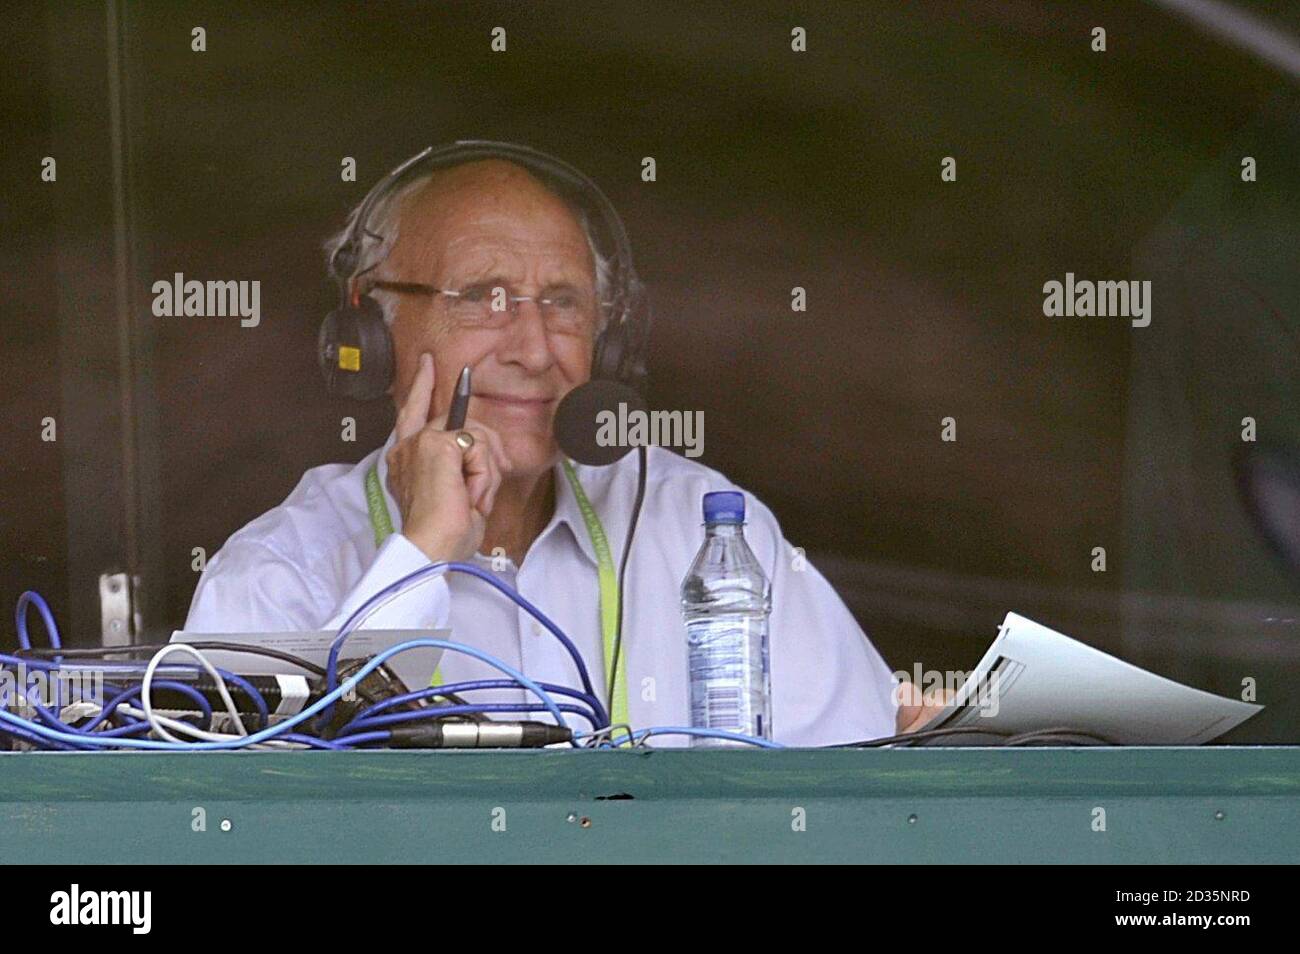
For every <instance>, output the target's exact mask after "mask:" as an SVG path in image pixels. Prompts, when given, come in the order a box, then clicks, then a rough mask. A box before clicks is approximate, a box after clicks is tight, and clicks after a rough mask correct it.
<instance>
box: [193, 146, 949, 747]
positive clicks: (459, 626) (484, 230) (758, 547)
mask: <svg viewBox="0 0 1300 954" xmlns="http://www.w3.org/2000/svg"><path fill="white" fill-rule="evenodd" d="M372 222H374V223H377V224H376V225H372V226H371V228H372V229H373V230H375V231H377V232H378V233H380V234H381V236H382V238H383V240H384V249H385V250H386V254H384V255H383V257H382V260H381V261H380V262H378V263H376V264H375V265H374V266H373V267H372V268H370V269H367V270H365V272H364V274H363V276H362V279H361V280H362V282H364V283H365V286H366V289H367V290H368V291H370V292H371V293H372V294H374V295H375V296H376V298H377V300H379V301H380V302H381V303H382V304H383V307H384V311H385V315H384V318H385V321H386V322H387V323H388V326H389V330H390V332H391V337H392V343H393V353H394V356H395V373H394V383H393V386H392V389H391V391H390V393H391V395H392V397H393V400H394V403H395V406H396V408H397V419H396V426H395V428H394V430H393V432H392V434H391V436H390V437H389V439H388V441H387V442H386V443H385V445H384V446H383V447H382V448H380V449H378V450H376V451H374V452H373V453H371V454H370V455H368V456H367V457H366V458H364V459H363V460H362V461H361V462H360V463H359V464H356V465H355V466H353V465H345V464H333V465H328V466H323V467H316V468H313V469H311V470H309V471H308V472H307V473H306V474H305V475H304V476H303V478H302V480H301V482H300V483H299V484H298V486H297V487H296V488H295V490H294V491H293V492H292V493H291V494H290V495H289V497H288V499H286V500H285V502H284V503H283V504H281V505H280V506H278V507H276V508H274V509H273V510H271V511H269V512H268V513H266V514H263V515H262V516H261V517H258V518H257V519H256V520H254V521H253V522H251V523H250V524H248V525H247V526H246V527H244V528H243V529H241V530H240V531H238V532H237V533H235V534H234V535H233V536H232V537H231V538H230V539H229V540H228V541H227V542H226V545H225V546H224V547H223V548H222V549H221V551H220V552H219V553H218V554H217V555H216V556H214V557H213V558H212V560H211V561H210V562H209V564H208V566H207V569H206V570H205V572H204V573H203V576H202V578H201V579H200V581H199V584H198V587H197V589H196V591H195V594H194V599H193V603H192V606H191V608H190V614H189V619H188V621H187V623H186V629H187V630H190V631H198V632H220V631H226V632H236V631H237V632H254V631H279V630H315V629H322V628H332V627H336V626H338V625H339V624H340V623H341V622H342V621H343V620H344V619H346V617H347V616H348V615H349V614H350V613H352V612H353V611H354V610H355V609H356V608H357V607H358V606H359V605H361V604H362V603H363V602H364V601H365V600H366V599H367V598H369V597H370V596H372V595H373V594H374V593H376V592H378V591H379V590H380V589H382V588H383V587H385V586H386V585H388V584H390V583H393V582H394V581H396V580H398V579H400V578H401V577H403V576H405V575H407V574H408V573H410V572H412V571H414V570H417V569H419V568H421V567H424V566H428V565H429V563H430V562H431V561H440V560H461V561H468V562H474V563H477V564H479V565H481V566H482V567H483V568H484V569H489V570H491V571H492V572H494V573H495V574H496V575H497V576H498V577H500V578H502V579H503V580H505V581H506V582H507V583H509V584H510V585H512V586H513V587H515V588H516V589H517V590H519V591H520V592H521V593H522V594H523V595H524V596H525V597H527V598H528V599H530V600H531V601H532V602H534V603H535V604H537V605H538V606H539V607H541V609H542V610H543V611H544V612H546V613H547V614H548V615H549V616H550V617H551V618H552V619H553V620H554V621H555V622H556V623H557V624H558V625H559V626H560V628H561V629H563V630H564V631H565V632H566V633H567V634H568V635H569V636H570V638H571V639H572V640H573V642H574V643H575V644H576V646H577V648H578V649H579V651H580V652H581V653H582V656H583V658H584V660H585V661H586V663H587V666H588V668H589V670H590V671H591V673H592V679H593V682H594V684H595V688H596V691H597V692H598V693H599V694H600V695H601V697H602V698H604V697H605V693H606V691H607V688H606V686H605V685H604V683H605V681H606V673H605V666H604V665H602V660H603V655H604V649H603V646H602V639H601V626H600V613H599V609H598V607H599V601H600V590H599V585H598V580H597V560H598V553H597V547H596V545H595V540H594V538H593V534H592V533H590V532H589V522H588V520H587V519H585V517H584V513H583V510H584V507H583V503H584V501H583V500H582V498H583V497H584V496H585V498H587V500H589V501H590V508H591V509H592V510H593V511H594V512H595V514H597V515H598V517H599V521H600V525H601V526H602V527H603V529H604V532H605V534H606V535H607V538H608V540H607V542H608V547H609V549H611V550H613V551H614V552H615V553H618V552H620V550H621V545H622V541H623V539H624V537H625V535H626V533H627V530H628V525H629V523H630V517H631V512H632V505H633V501H634V498H635V492H636V487H637V465H636V456H635V455H630V456H628V457H626V458H625V459H624V460H623V461H622V462H620V463H618V464H615V465H613V466H609V467H603V468H596V467H584V466H581V465H577V466H574V467H573V469H572V475H569V474H566V469H565V468H564V466H562V465H563V463H564V462H563V460H562V457H561V454H560V452H559V449H558V447H557V445H556V442H555V439H554V437H553V433H552V422H553V417H554V414H555V410H556V406H557V404H558V403H559V401H560V400H561V398H563V397H564V396H565V395H566V394H567V393H568V392H569V391H570V390H571V389H572V388H574V387H576V386H578V385H579V384H582V383H583V382H584V381H586V380H587V379H588V377H589V376H590V373H591V367H592V349H593V343H594V341H595V339H596V336H597V334H598V332H599V330H600V324H601V321H602V320H603V317H602V314H601V308H600V295H599V294H598V290H599V285H600V280H601V278H602V274H601V271H602V268H603V267H604V263H603V261H602V260H601V259H600V257H599V251H598V249H597V247H596V243H595V241H594V240H593V237H592V236H591V234H589V230H588V228H587V223H586V220H585V218H584V217H583V216H582V215H581V214H580V213H579V212H578V211H577V210H576V209H575V207H574V206H573V205H572V204H571V203H570V202H569V201H567V200H566V199H565V198H563V197H561V195H559V194H558V193H557V192H556V191H553V189H552V188H551V187H550V186H549V185H548V184H547V183H546V182H544V181H542V180H541V179H540V178H539V177H538V176H536V175H534V174H533V173H532V172H530V171H529V170H528V169H525V168H523V167H522V166H521V165H517V164H515V163H513V162H509V161H504V160H501V159H492V158H489V159H480V160H476V161H468V162H464V163H461V164H458V165H453V166H450V167H448V168H440V169H437V170H433V171H431V172H429V173H428V174H425V175H422V176H420V177H419V178H418V179H416V180H415V181H413V182H411V183H408V184H406V185H405V186H404V187H403V188H402V189H400V190H396V191H395V192H394V193H393V194H392V195H391V196H390V197H389V198H388V199H387V200H386V202H385V203H384V206H383V207H382V208H376V209H375V210H374V214H373V216H372ZM336 241H337V240H336ZM485 288H501V289H504V290H505V291H506V292H508V294H509V296H511V297H510V305H511V307H509V308H507V309H502V310H499V311H497V312H496V313H495V314H492V315H490V316H487V317H486V320H485V315H484V314H483V313H482V312H481V309H476V308H475V307H474V304H475V302H477V301H479V300H480V299H481V296H482V294H483V291H482V290H483V289H485ZM556 302H559V303H560V304H559V305H558V306H557V305H556V304H555V303H556ZM466 366H469V367H470V368H472V369H473V376H472V380H473V392H472V397H471V402H470V408H469V418H468V420H467V422H466V425H465V427H464V428H463V430H464V431H467V432H468V433H469V434H470V435H471V436H472V437H473V438H474V440H473V442H472V444H471V446H469V447H468V448H467V449H466V448H465V447H464V446H463V445H464V444H465V443H468V441H467V440H465V439H464V438H462V439H461V441H460V442H458V441H457V439H456V435H455V434H452V433H449V432H447V431H446V430H445V429H444V427H445V424H446V416H447V412H448V409H449V406H450V404H451V401H452V397H453V392H454V388H455V385H456V380H457V375H458V372H459V371H460V370H461V368H463V367H466ZM648 453H649V457H648V462H649V474H650V478H651V479H650V482H649V487H648V489H647V492H646V497H645V501H644V506H643V509H642V511H641V514H640V518H639V523H638V530H637V532H636V535H635V542H634V546H633V550H632V555H631V559H630V563H629V566H628V570H627V573H628V575H627V578H626V580H625V587H624V589H625V601H626V606H627V610H626V612H625V614H624V617H625V618H624V629H623V641H622V646H623V650H622V652H621V657H622V660H623V663H624V664H625V666H626V668H625V669H624V670H623V671H624V672H625V674H626V675H625V677H624V678H625V682H626V687H627V689H626V693H625V699H626V701H625V702H624V703H623V706H625V714H626V717H627V719H628V721H630V722H631V724H632V725H634V726H636V727H637V728H645V727H651V726H680V725H688V724H689V713H690V707H689V701H688V681H689V680H688V674H687V652H686V637H685V631H684V627H683V625H682V622H681V617H680V606H679V587H680V584H681V580H682V578H683V576H684V575H685V573H686V570H687V568H688V566H689V564H690V561H691V558H692V557H693V555H694V553H695V551H696V549H697V548H698V546H699V544H700V541H701V540H702V531H701V529H700V503H701V498H702V496H703V494H704V493H706V492H707V491H713V490H736V489H738V488H736V487H735V485H733V484H732V483H731V482H729V481H728V480H727V479H726V478H725V477H723V476H722V475H721V474H719V473H717V472H715V471H713V470H710V469H708V468H707V467H704V466H703V465H701V464H699V463H696V462H694V461H690V460H687V459H685V458H683V457H680V456H678V455H676V454H673V453H671V452H669V451H665V450H662V449H659V448H650V449H649V451H648ZM372 470H373V471H374V473H375V474H376V475H377V477H378V481H377V482H376V481H375V480H374V478H373V477H371V478H370V479H371V494H370V498H371V499H370V500H369V501H368V498H367V486H366V485H367V477H368V475H369V474H370V473H371V471H372ZM571 476H576V481H575V480H571V479H570V477H571ZM376 483H377V484H378V486H375V484H376ZM747 500H748V502H749V509H748V518H747V519H748V528H747V531H746V535H747V538H748V540H749V542H750V545H751V547H752V548H753V550H754V552H755V554H756V555H757V557H758V559H759V561H760V563H761V564H762V566H763V567H764V569H765V571H766V573H767V575H768V577H769V579H770V580H771V582H772V592H773V611H772V617H771V636H770V639H771V677H772V692H773V699H772V722H773V737H774V738H775V739H776V740H777V741H779V742H783V743H786V744H791V745H824V744H833V743H840V742H850V741H854V740H860V739H866V738H875V737H880V736H884V735H890V734H892V733H894V732H895V731H896V730H897V729H902V730H909V729H912V728H915V727H917V726H918V725H919V724H921V723H922V722H923V721H924V720H925V719H926V718H927V717H928V715H929V714H930V712H929V711H927V710H923V709H922V707H920V706H912V705H903V706H901V707H900V706H899V704H898V701H897V700H896V699H895V698H894V692H893V688H894V687H893V680H892V677H891V674H890V670H889V668H888V667H887V666H886V665H885V663H884V662H883V660H882V659H881V657H880V655H879V653H877V652H876V650H875V648H874V647H873V646H872V645H871V643H870V642H869V641H868V640H867V638H866V636H865V635H864V634H863V632H862V630H861V629H860V628H859V627H858V626H857V624H856V623H855V621H854V619H853V617H852V616H851V615H850V613H849V612H848V610H847V609H846V607H845V606H844V604H843V603H842V602H841V601H840V599H839V598H838V597H837V596H836V594H835V593H834V591H833V590H832V589H831V587H830V585H829V584H828V583H827V582H826V580H825V579H824V578H823V577H822V576H821V575H820V574H819V573H818V572H817V571H816V570H815V569H813V568H812V567H810V566H807V565H805V564H802V562H801V561H794V560H793V559H792V551H791V547H790V546H789V544H787V543H786V541H785V540H784V539H783V537H782V534H781V530H780V527H779V526H778V524H777V521H776V519H775V518H774V517H773V516H772V514H771V512H770V511H769V510H768V509H767V508H766V507H765V506H763V505H762V504H761V503H760V502H758V501H757V500H755V499H754V498H753V497H752V496H749V495H747ZM389 524H391V531H392V532H391V533H389V532H387V530H388V526H389ZM367 625H368V626H371V627H384V628H424V629H428V628H441V627H449V628H450V630H451V638H452V639H453V640H455V641H457V642H462V643H467V644H470V645H473V646H475V647H478V648H479V649H482V650H484V651H486V652H488V653H491V654H492V655H494V656H496V657H498V658H500V659H503V660H504V661H506V662H508V663H509V664H511V665H513V666H515V667H517V668H518V669H520V670H522V671H523V672H524V673H525V674H526V675H528V676H530V677H532V678H534V679H536V680H539V681H545V682H550V683H556V684H562V685H576V678H575V672H574V664H573V662H572V660H571V658H570V657H569V656H568V655H566V653H565V652H564V649H563V647H562V646H561V645H560V644H559V642H558V641H557V640H555V639H554V638H553V637H552V636H551V635H550V634H548V633H546V632H545V631H544V630H543V629H542V628H541V627H540V626H538V625H537V624H536V623H535V622H534V621H533V619H532V618H531V617H529V616H528V615H527V614H525V613H524V612H523V611H522V610H520V609H519V608H518V607H517V606H515V605H514V604H513V603H511V602H510V601H509V600H507V599H505V598H504V597H503V596H501V594H499V593H497V592H496V591H495V590H494V589H493V588H491V587H489V586H487V585H486V584H485V583H483V582H482V581H480V580H477V579H474V578H473V577H471V576H468V575H464V574H448V575H446V576H444V577H440V578H436V579H434V580H433V581H431V582H429V583H427V584H425V585H422V586H420V587H417V588H415V589H413V590H412V591H411V592H409V593H406V594H404V595H403V596H402V597H400V598H398V599H396V600H394V601H392V602H391V603H389V604H388V605H387V606H385V607H384V608H383V609H382V610H380V611H379V612H378V613H377V614H375V615H374V616H373V617H371V619H370V620H369V622H368V624H367ZM440 668H441V676H442V678H443V680H444V682H460V681H463V680H473V679H492V678H499V677H500V673H499V672H497V671H495V670H493V669H491V668H490V667H489V666H487V665H486V664H484V663H482V662H481V661H479V660H476V659H473V658H471V657H469V656H465V655H461V654H453V653H446V654H444V656H443V659H442V662H441V667H440ZM474 700H475V701H488V700H491V701H498V702H532V701H535V700H533V699H531V698H530V697H529V696H528V695H527V693H526V692H524V691H523V690H521V689H520V690H517V689H513V688H511V689H495V690H492V691H490V692H481V693H476V694H475V695H474ZM620 708H621V707H620V706H618V705H616V706H615V709H616V710H617V709H620ZM538 718H546V716H545V715H544V714H543V715H541V716H538ZM572 724H573V725H574V727H575V729H578V730H585V729H587V728H588V727H587V726H586V724H585V723H583V722H582V721H581V719H579V718H577V717H576V716H575V717H573V718H572ZM663 742H664V744H682V740H680V739H670V738H667V737H665V738H664V740H663Z"/></svg>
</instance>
